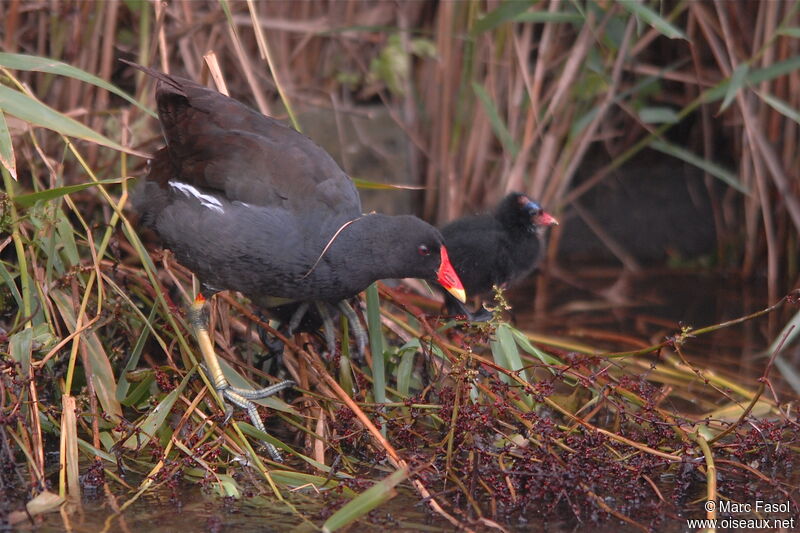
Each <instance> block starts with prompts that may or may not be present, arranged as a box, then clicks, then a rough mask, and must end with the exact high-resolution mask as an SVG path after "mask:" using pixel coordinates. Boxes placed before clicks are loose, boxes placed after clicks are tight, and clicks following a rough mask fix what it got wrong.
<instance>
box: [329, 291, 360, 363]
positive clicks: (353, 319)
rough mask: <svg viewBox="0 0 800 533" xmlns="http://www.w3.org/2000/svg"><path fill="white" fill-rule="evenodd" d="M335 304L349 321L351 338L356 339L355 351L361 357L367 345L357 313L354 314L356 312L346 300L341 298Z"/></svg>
mask: <svg viewBox="0 0 800 533" xmlns="http://www.w3.org/2000/svg"><path fill="white" fill-rule="evenodd" d="M336 306H337V307H338V308H339V310H340V311H341V312H342V314H343V315H344V316H345V317H346V318H347V321H348V322H349V323H350V329H351V330H352V332H353V338H354V339H355V341H356V350H357V352H356V353H357V354H358V356H359V357H361V358H362V359H363V358H364V350H365V349H366V347H367V332H366V331H364V328H363V327H362V326H361V322H360V321H359V320H358V315H356V312H355V311H354V310H353V308H352V307H350V304H349V303H347V300H342V301H341V302H339V303H338V304H336Z"/></svg>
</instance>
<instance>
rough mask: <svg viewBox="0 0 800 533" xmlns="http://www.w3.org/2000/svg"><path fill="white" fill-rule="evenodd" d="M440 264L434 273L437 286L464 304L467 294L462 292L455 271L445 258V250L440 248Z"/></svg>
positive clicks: (461, 286)
mask: <svg viewBox="0 0 800 533" xmlns="http://www.w3.org/2000/svg"><path fill="white" fill-rule="evenodd" d="M440 254H441V257H442V262H441V263H440V264H439V271H438V272H437V273H436V274H437V277H436V281H438V282H439V285H441V286H442V287H444V288H445V290H447V292H449V293H450V294H452V295H453V296H455V297H456V299H457V300H458V301H459V302H461V303H464V302H466V301H467V293H466V291H465V290H464V285H462V284H461V280H460V279H459V277H458V274H456V269H454V268H453V265H452V263H450V258H449V257H448V256H447V248H445V247H444V246H442V248H441V251H440Z"/></svg>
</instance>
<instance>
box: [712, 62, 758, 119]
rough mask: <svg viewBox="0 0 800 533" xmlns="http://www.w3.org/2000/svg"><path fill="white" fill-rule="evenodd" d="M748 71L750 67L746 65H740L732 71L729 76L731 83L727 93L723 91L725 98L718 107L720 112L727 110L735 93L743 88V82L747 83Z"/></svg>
mask: <svg viewBox="0 0 800 533" xmlns="http://www.w3.org/2000/svg"><path fill="white" fill-rule="evenodd" d="M749 71H750V65H748V64H747V63H742V64H741V65H739V66H738V67H736V70H734V71H733V74H732V75H731V81H730V83H728V88H727V91H725V98H724V99H723V100H722V105H721V106H720V108H719V110H720V112H722V111H725V110H726V109H728V106H729V105H731V102H733V99H734V98H736V93H738V92H739V89H741V88H742V87H744V86H745V82H746V81H747V73H748V72H749Z"/></svg>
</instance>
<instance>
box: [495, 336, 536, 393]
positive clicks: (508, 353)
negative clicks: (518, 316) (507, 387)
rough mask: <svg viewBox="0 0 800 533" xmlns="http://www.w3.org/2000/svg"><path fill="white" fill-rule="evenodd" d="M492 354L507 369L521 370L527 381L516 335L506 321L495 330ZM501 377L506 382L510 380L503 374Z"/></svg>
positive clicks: (521, 374)
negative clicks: (515, 339)
mask: <svg viewBox="0 0 800 533" xmlns="http://www.w3.org/2000/svg"><path fill="white" fill-rule="evenodd" d="M490 345H491V348H492V355H494V357H495V362H496V363H497V364H498V365H500V366H502V367H503V368H505V369H507V370H511V371H512V372H516V371H518V370H521V372H520V376H521V377H522V378H523V379H525V380H526V381H527V379H528V377H527V375H526V373H525V371H524V370H522V368H523V367H524V365H523V363H522V358H521V357H520V355H519V349H518V348H517V343H516V342H514V335H513V334H512V333H511V326H509V325H508V324H506V323H501V324H498V326H497V329H496V330H495V339H494V340H492V341H491V342H490ZM501 378H505V379H503V381H505V382H506V383H508V382H509V378H508V376H506V375H504V374H501Z"/></svg>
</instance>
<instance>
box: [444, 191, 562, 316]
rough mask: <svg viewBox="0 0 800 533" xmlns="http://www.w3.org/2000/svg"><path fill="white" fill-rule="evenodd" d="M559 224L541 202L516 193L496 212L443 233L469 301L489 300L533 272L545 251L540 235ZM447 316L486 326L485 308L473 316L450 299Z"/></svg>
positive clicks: (474, 217) (470, 218)
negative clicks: (475, 298)
mask: <svg viewBox="0 0 800 533" xmlns="http://www.w3.org/2000/svg"><path fill="white" fill-rule="evenodd" d="M554 224H558V222H557V221H556V219H555V218H553V217H552V216H551V215H550V214H548V213H546V212H545V211H544V210H543V209H542V208H541V207H540V206H539V204H537V203H536V202H534V201H532V200H531V199H530V198H528V197H527V196H526V195H524V194H522V193H519V192H514V193H511V194H509V195H507V196H506V197H505V198H503V199H502V200H501V201H500V203H499V204H498V205H497V207H495V209H494V212H493V213H491V214H484V215H472V216H466V217H463V218H459V219H457V220H454V221H453V222H450V223H449V224H447V225H446V226H444V227H443V228H442V235H444V242H445V243H447V249H448V251H449V253H450V261H451V262H452V263H453V267H455V269H456V272H457V273H458V276H459V278H461V281H462V282H463V284H464V288H465V290H466V292H467V294H469V295H470V296H473V295H474V296H486V295H487V294H489V293H491V291H492V287H493V286H494V285H498V286H501V287H502V286H509V285H511V284H513V283H514V282H516V281H519V280H520V279H522V278H524V277H525V276H527V275H528V274H530V273H531V271H533V269H534V268H535V267H536V264H537V262H538V260H539V254H540V251H541V242H540V235H541V234H542V233H543V232H544V230H545V229H546V228H547V227H549V226H552V225H554ZM445 302H446V304H447V309H448V312H449V313H451V314H454V315H466V316H467V318H468V319H469V320H471V321H484V320H487V319H489V318H490V317H491V313H490V312H488V311H487V310H486V309H484V308H480V309H479V310H478V311H476V312H471V311H469V310H468V309H467V308H466V307H465V306H464V305H463V303H462V302H460V301H458V300H456V299H455V298H452V297H451V296H450V295H449V294H447V293H445Z"/></svg>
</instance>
